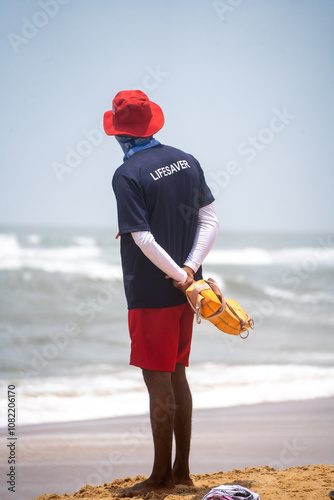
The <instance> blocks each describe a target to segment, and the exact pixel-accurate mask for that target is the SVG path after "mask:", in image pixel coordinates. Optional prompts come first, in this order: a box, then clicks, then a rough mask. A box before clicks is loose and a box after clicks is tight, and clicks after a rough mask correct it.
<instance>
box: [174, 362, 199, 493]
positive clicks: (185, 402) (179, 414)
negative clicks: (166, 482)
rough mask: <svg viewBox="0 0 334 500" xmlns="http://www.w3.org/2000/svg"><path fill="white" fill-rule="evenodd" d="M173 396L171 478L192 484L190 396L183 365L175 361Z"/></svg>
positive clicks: (178, 481)
mask: <svg viewBox="0 0 334 500" xmlns="http://www.w3.org/2000/svg"><path fill="white" fill-rule="evenodd" d="M172 385H173V389H174V397H175V407H176V410H175V420H174V434H175V443H176V453H175V461H174V465H173V478H174V483H175V484H185V485H189V486H193V484H194V483H193V481H192V480H191V478H190V475H189V452H190V439H191V417H192V397H191V392H190V389H189V385H188V381H187V378H186V370H185V367H184V366H183V365H181V364H180V363H176V367H175V372H174V373H172Z"/></svg>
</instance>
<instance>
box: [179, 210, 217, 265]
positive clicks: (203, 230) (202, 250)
mask: <svg viewBox="0 0 334 500" xmlns="http://www.w3.org/2000/svg"><path fill="white" fill-rule="evenodd" d="M218 228H219V223H218V219H217V216H216V213H215V210H214V208H213V205H212V203H210V205H207V206H205V207H203V208H200V209H199V213H198V224H197V230H196V235H195V240H194V244H193V247H192V249H191V250H190V253H189V255H188V257H187V260H186V261H185V263H184V265H185V266H188V267H190V268H191V269H192V270H193V271H194V272H196V271H197V270H198V268H199V267H200V266H201V265H202V262H203V260H204V259H205V257H206V256H207V255H208V253H209V252H210V250H211V248H212V245H213V244H214V242H215V239H216V236H217V232H218Z"/></svg>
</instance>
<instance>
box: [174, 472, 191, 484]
mask: <svg viewBox="0 0 334 500" xmlns="http://www.w3.org/2000/svg"><path fill="white" fill-rule="evenodd" d="M173 477H174V483H175V484H178V485H183V486H194V483H193V480H192V479H191V477H190V476H177V475H176V474H174V476H173Z"/></svg>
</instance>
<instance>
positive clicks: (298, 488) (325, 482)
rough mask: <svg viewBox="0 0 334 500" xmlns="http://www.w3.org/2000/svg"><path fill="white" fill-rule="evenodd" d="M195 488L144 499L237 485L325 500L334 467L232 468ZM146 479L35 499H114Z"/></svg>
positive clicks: (267, 494)
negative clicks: (115, 495)
mask: <svg viewBox="0 0 334 500" xmlns="http://www.w3.org/2000/svg"><path fill="white" fill-rule="evenodd" d="M191 477H192V479H193V481H194V484H195V486H194V487H192V486H178V492H177V493H176V494H172V495H171V494H169V495H161V494H160V495H158V494H154V493H149V494H148V495H146V496H145V497H137V498H146V499H147V500H154V499H157V500H164V499H167V500H201V499H202V498H203V496H204V495H205V494H206V493H208V491H209V490H210V489H211V488H213V487H214V486H219V485H220V484H228V483H229V484H240V485H242V486H245V487H246V488H249V489H250V490H252V491H254V492H256V493H258V494H259V495H260V497H261V500H277V499H280V500H293V499H298V500H300V499H301V498H308V499H310V500H325V499H327V498H328V493H329V491H331V490H334V465H323V464H318V465H306V466H303V467H291V468H289V469H280V470H276V469H273V468H271V467H247V468H246V469H244V470H238V469H234V470H232V471H229V472H222V471H220V472H215V473H214V474H201V475H192V476H191ZM143 479H145V478H144V477H143V476H137V477H135V478H130V477H126V478H125V479H115V480H114V481H113V482H112V483H105V484H104V485H103V486H90V485H86V486H84V487H82V488H81V489H80V490H79V491H77V492H76V493H73V494H72V495H68V494H66V493H65V494H63V495H57V494H51V495H42V496H40V497H38V498H36V499H35V500H78V499H80V498H83V499H87V500H88V499H89V500H97V499H106V498H113V495H114V494H115V493H120V492H122V489H124V488H129V487H131V486H132V485H134V484H135V483H138V482H139V481H142V480H143Z"/></svg>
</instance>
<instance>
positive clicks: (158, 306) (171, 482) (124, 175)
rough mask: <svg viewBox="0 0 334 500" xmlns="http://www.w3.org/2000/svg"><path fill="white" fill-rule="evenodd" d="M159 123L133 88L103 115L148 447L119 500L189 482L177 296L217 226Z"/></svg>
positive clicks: (185, 350)
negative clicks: (115, 160)
mask: <svg viewBox="0 0 334 500" xmlns="http://www.w3.org/2000/svg"><path fill="white" fill-rule="evenodd" d="M163 125H164V116H163V112H162V110H161V108H160V107H159V106H158V105H157V104H155V103H154V102H152V101H150V100H149V99H148V97H147V95H146V94H144V93H143V92H141V91H140V90H128V91H121V92H119V93H118V94H117V95H116V97H115V98H114V100H113V109H112V110H111V111H107V112H106V113H105V115H104V130H105V132H106V133H107V134H108V135H114V136H115V137H116V139H117V140H118V142H119V144H120V146H121V147H122V149H123V152H124V155H125V156H124V163H123V164H122V165H121V166H120V167H119V168H118V169H117V170H116V172H115V174H114V176H113V182H112V184H113V189H114V192H115V196H116V201H117V212H118V225H119V234H120V236H121V258H122V268H123V279H124V287H125V294H126V298H127V304H128V324H129V331H130V337H131V356H130V364H131V365H134V366H138V367H140V368H141V369H142V372H143V377H144V381H145V383H146V386H147V389H148V392H149V398H150V418H151V426H152V434H153V443H154V463H153V469H152V473H151V475H150V477H149V478H148V479H147V480H145V481H142V482H141V483H138V484H136V485H135V486H133V487H132V488H130V489H129V490H127V491H126V493H125V494H126V496H137V495H142V494H145V493H148V492H151V491H155V492H159V493H171V492H173V491H175V489H176V488H175V486H176V485H177V484H183V485H192V484H193V483H192V480H191V478H190V475H189V451H190V439H191V416H192V397H191V392H190V389H189V386H188V382H187V378H186V373H185V367H186V366H188V364H189V354H190V345H191V337H192V328H193V317H194V315H193V312H192V310H191V308H190V306H189V304H188V302H187V299H186V296H185V293H184V292H185V291H186V289H187V288H188V286H190V284H191V283H193V281H194V280H198V279H201V277H202V275H201V264H202V262H203V260H204V258H205V257H206V255H207V254H208V252H209V251H210V249H211V247H212V245H213V243H214V240H215V238H216V234H217V231H218V221H217V217H216V215H215V212H214V209H213V206H212V202H213V201H214V198H213V196H212V194H211V191H210V189H209V188H208V186H207V184H206V182H205V179H204V174H203V171H202V169H201V167H200V165H199V163H198V161H197V160H196V159H195V158H194V157H193V156H191V155H190V154H187V153H185V152H183V151H181V150H178V149H175V148H172V147H170V146H165V145H162V144H160V143H159V142H158V141H157V140H156V139H155V138H154V137H153V134H155V133H156V132H158V131H159V130H160V129H161V128H162V127H163ZM168 278H171V279H168ZM173 435H174V436H175V445H176V451H175V460H174V464H173V466H172V443H173ZM125 494H124V495H125Z"/></svg>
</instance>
